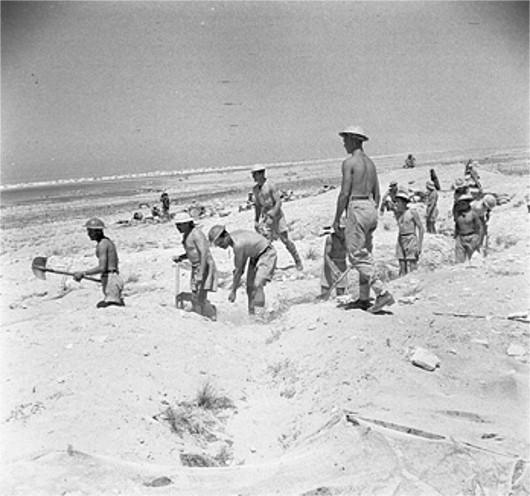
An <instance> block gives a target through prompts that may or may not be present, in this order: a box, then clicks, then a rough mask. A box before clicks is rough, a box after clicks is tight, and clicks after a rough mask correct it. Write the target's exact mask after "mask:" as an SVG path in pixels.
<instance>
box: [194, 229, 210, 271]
mask: <svg viewBox="0 0 530 496" xmlns="http://www.w3.org/2000/svg"><path fill="white" fill-rule="evenodd" d="M195 246H196V247H197V251H198V252H199V258H200V266H199V273H198V274H197V279H199V280H201V279H202V278H203V277H204V274H206V265H207V262H208V260H207V254H208V240H207V239H206V236H197V238H196V239H195Z"/></svg>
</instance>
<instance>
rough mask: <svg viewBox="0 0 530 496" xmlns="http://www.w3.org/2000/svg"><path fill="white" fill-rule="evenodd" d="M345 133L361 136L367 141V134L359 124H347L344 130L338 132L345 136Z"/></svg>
mask: <svg viewBox="0 0 530 496" xmlns="http://www.w3.org/2000/svg"><path fill="white" fill-rule="evenodd" d="M347 134H353V135H354V136H357V137H358V138H361V140H363V141H368V136H366V133H365V132H364V129H363V128H362V127H361V126H348V127H347V128H346V129H345V130H344V131H341V132H340V133H339V136H346V135H347Z"/></svg>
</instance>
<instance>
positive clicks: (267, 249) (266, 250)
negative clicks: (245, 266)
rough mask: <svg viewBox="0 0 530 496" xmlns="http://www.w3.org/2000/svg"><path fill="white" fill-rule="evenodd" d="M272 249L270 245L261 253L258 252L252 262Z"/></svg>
mask: <svg viewBox="0 0 530 496" xmlns="http://www.w3.org/2000/svg"><path fill="white" fill-rule="evenodd" d="M271 248H272V245H268V246H267V248H265V249H264V250H263V251H261V252H260V254H259V255H258V256H257V257H255V258H254V260H257V259H258V258H259V257H261V255H263V254H264V253H266V252H268V251H269V250H270V249H271Z"/></svg>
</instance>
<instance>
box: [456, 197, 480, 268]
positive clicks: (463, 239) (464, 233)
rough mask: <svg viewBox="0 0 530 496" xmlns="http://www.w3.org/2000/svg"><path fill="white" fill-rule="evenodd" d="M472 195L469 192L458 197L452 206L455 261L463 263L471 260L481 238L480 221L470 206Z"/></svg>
mask: <svg viewBox="0 0 530 496" xmlns="http://www.w3.org/2000/svg"><path fill="white" fill-rule="evenodd" d="M472 201H473V197H472V196H471V195H470V194H465V195H462V196H460V197H459V198H458V200H457V202H456V205H455V207H454V210H453V213H454V220H455V261H456V263H463V262H465V261H466V260H471V257H472V256H473V253H475V252H476V251H478V250H479V248H480V242H481V240H482V238H483V233H482V230H483V227H482V222H481V220H480V218H479V216H478V215H477V213H476V212H475V211H474V210H473V209H472V208H471V202H472Z"/></svg>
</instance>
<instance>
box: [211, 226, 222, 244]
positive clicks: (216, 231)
mask: <svg viewBox="0 0 530 496" xmlns="http://www.w3.org/2000/svg"><path fill="white" fill-rule="evenodd" d="M225 231H226V227H225V226H222V225H220V224H217V225H215V226H213V227H212V228H211V229H210V232H209V233H208V239H209V240H210V243H213V244H215V242H216V241H217V240H218V239H219V236H221V234H223V233H224V232H225Z"/></svg>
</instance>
